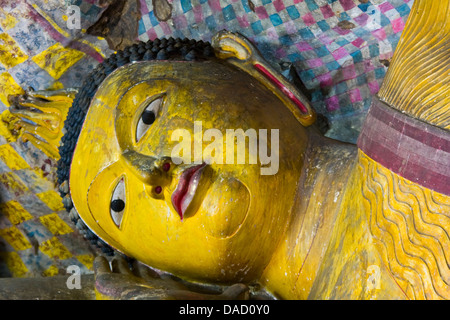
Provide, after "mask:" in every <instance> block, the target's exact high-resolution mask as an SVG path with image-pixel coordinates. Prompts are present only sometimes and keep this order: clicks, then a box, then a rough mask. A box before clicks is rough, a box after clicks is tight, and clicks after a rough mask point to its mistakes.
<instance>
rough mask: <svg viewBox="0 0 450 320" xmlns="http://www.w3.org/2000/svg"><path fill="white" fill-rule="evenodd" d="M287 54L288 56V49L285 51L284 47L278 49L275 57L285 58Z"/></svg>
mask: <svg viewBox="0 0 450 320" xmlns="http://www.w3.org/2000/svg"><path fill="white" fill-rule="evenodd" d="M286 56H287V53H286V51H284V49H278V50H277V51H276V52H275V58H277V59H282V58H284V57H286Z"/></svg>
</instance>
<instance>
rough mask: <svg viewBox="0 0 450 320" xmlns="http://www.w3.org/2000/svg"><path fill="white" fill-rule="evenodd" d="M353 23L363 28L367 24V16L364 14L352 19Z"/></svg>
mask: <svg viewBox="0 0 450 320" xmlns="http://www.w3.org/2000/svg"><path fill="white" fill-rule="evenodd" d="M353 20H355V22H356V23H357V24H359V25H360V26H365V25H366V24H367V20H369V15H368V14H366V13H363V14H360V15H359V16H357V17H356V18H354V19H353Z"/></svg>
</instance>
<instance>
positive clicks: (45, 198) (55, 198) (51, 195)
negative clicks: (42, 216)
mask: <svg viewBox="0 0 450 320" xmlns="http://www.w3.org/2000/svg"><path fill="white" fill-rule="evenodd" d="M36 196H37V197H38V198H39V199H41V201H42V202H44V203H45V204H46V205H47V206H48V207H49V208H50V209H52V210H53V211H61V210H64V206H63V204H62V201H61V196H60V195H59V193H57V192H56V191H54V190H49V191H45V192H41V193H36Z"/></svg>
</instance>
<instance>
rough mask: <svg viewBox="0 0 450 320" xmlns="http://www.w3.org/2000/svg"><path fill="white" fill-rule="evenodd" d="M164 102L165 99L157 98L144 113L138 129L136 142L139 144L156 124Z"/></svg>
mask: <svg viewBox="0 0 450 320" xmlns="http://www.w3.org/2000/svg"><path fill="white" fill-rule="evenodd" d="M162 102H163V97H160V98H157V99H155V100H153V101H152V102H150V103H149V104H148V106H147V107H146V108H145V109H144V111H143V112H142V114H141V117H140V118H139V121H138V124H137V128H136V142H139V140H140V139H141V138H142V136H143V135H144V134H145V133H146V132H147V130H148V129H149V128H150V126H151V125H152V124H153V122H155V120H156V117H157V116H158V112H159V109H160V108H161V105H162Z"/></svg>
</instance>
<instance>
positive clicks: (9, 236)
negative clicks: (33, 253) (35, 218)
mask: <svg viewBox="0 0 450 320" xmlns="http://www.w3.org/2000/svg"><path fill="white" fill-rule="evenodd" d="M0 236H1V237H2V238H3V239H5V240H6V241H7V242H8V243H9V244H10V245H11V247H13V248H14V250H16V251H20V250H25V249H29V248H31V247H32V246H31V243H30V242H29V241H28V240H27V238H26V237H25V236H24V235H23V234H22V232H20V230H19V229H17V228H16V227H15V226H13V227H10V228H5V229H0Z"/></svg>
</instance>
